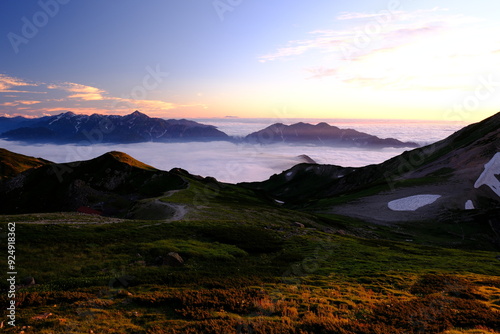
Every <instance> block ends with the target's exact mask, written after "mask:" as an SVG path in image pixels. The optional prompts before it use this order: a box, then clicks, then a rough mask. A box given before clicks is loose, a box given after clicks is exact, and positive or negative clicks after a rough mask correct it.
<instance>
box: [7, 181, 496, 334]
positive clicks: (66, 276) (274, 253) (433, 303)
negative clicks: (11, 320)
mask: <svg viewBox="0 0 500 334" xmlns="http://www.w3.org/2000/svg"><path fill="white" fill-rule="evenodd" d="M162 200H163V201H169V202H172V203H176V204H180V205H185V206H187V207H188V208H189V210H190V211H189V213H188V214H187V215H186V217H185V219H184V220H182V221H177V222H165V221H162V220H159V221H140V220H135V221H127V220H123V221H121V220H114V221H113V222H114V223H113V224H104V223H103V221H102V218H96V222H97V223H98V224H91V222H92V221H93V219H89V216H84V215H76V214H39V215H22V216H3V218H2V221H4V222H6V221H16V222H17V223H18V224H17V231H16V232H17V260H18V261H17V262H18V273H19V275H18V277H19V278H22V277H24V276H33V277H35V279H36V281H37V283H39V285H36V286H34V287H25V288H22V289H21V291H22V292H21V293H20V294H18V298H17V300H18V303H19V305H18V308H19V310H20V311H19V313H18V317H19V318H18V321H19V322H18V323H19V324H23V325H26V326H31V327H30V328H25V333H30V332H33V333H68V332H69V333H88V332H89V331H90V330H93V331H94V332H95V333H174V332H175V330H177V331H178V332H193V333H196V332H207V331H209V329H212V332H214V333H216V332H217V333H223V332H227V333H237V332H238V330H237V329H238V328H239V329H240V331H239V332H241V333H250V332H253V333H273V332H274V333H298V330H299V329H301V330H302V331H303V333H320V332H325V333H327V332H341V329H342V330H345V331H344V333H376V332H377V331H378V332H380V333H403V332H409V333H411V332H412V330H414V329H415V328H416V327H415V323H414V322H415V321H417V320H418V321H419V326H420V327H418V328H419V329H420V332H422V331H423V332H426V333H434V332H438V329H439V326H441V325H439V324H442V323H445V324H447V325H446V326H447V328H452V327H456V328H458V327H464V328H466V329H463V330H457V332H456V333H481V331H478V330H475V331H473V330H472V328H474V327H475V326H477V325H484V326H486V325H488V326H490V327H492V328H493V327H495V326H496V327H495V328H497V329H498V326H500V324H498V322H494V321H493V322H492V321H490V320H491V319H490V318H487V317H493V318H494V317H495V316H497V318H498V313H494V312H495V311H493V310H494V309H497V310H498V309H500V270H499V269H498V263H499V262H498V260H496V259H495V255H497V253H495V252H489V251H479V250H470V249H469V250H465V249H460V248H449V247H440V246H437V245H438V244H439V241H443V240H444V239H442V240H441V239H439V238H438V240H437V242H435V243H434V244H435V246H429V245H427V244H426V243H430V242H434V241H435V240H430V239H429V236H428V235H427V234H426V229H425V228H423V227H422V228H416V229H415V230H412V231H410V232H411V233H413V235H414V236H418V237H419V239H417V240H415V242H402V241H397V240H403V238H405V237H406V236H405V235H404V233H407V231H401V233H402V234H401V235H398V234H397V233H396V232H395V231H389V230H388V229H387V228H385V227H372V226H367V225H366V224H364V223H363V222H360V221H356V222H355V221H353V220H350V219H348V218H344V217H331V216H329V217H315V216H312V215H309V214H306V213H298V212H296V211H291V210H286V209H283V208H281V207H278V206H270V205H268V204H265V203H264V202H262V201H261V200H260V199H258V198H255V197H254V196H253V195H252V193H251V192H250V191H247V190H242V189H241V188H238V187H236V186H233V185H223V184H219V183H216V182H214V181H213V180H210V179H204V180H203V179H195V178H193V179H191V180H190V187H189V188H188V189H184V190H180V191H177V192H175V193H173V194H171V195H170V196H169V197H165V198H163V199H162ZM61 220H66V221H68V222H83V223H85V224H61ZM99 220H101V221H99ZM22 221H26V222H27V223H22ZM51 221H54V222H55V223H56V224H50V222H51ZM35 222H41V223H35ZM295 222H300V223H302V224H304V225H305V227H303V228H302V227H297V226H294V223H295ZM1 227H2V231H5V228H6V224H5V223H3V224H1ZM408 233H409V232H408ZM170 251H176V252H178V253H179V254H181V256H182V257H183V258H184V259H185V261H186V262H185V264H184V266H180V267H171V266H156V265H154V263H155V260H156V258H157V257H158V256H159V255H163V256H165V255H166V254H167V253H168V252H170ZM426 274H446V275H451V276H439V275H438V276H433V275H431V276H428V277H431V278H432V279H433V280H438V281H439V280H441V281H443V282H445V283H444V288H442V289H441V290H440V291H435V292H434V293H430V294H429V293H422V291H420V290H418V289H416V288H415V287H416V286H417V287H418V286H419V285H418V284H417V285H415V284H416V282H419V280H421V281H422V277H424V278H425V277H427V276H423V275H426ZM428 280H429V279H428ZM425 282H426V281H425V280H423V283H422V284H424V283H425ZM1 284H3V285H2V287H5V283H3V282H2V283H1ZM422 284H421V285H422ZM424 285H425V284H424ZM428 285H429V286H426V288H431V289H432V287H433V286H435V285H433V284H428ZM2 298H5V297H2ZM388 304H391V305H394V307H396V308H398V309H400V311H399V314H407V316H405V317H404V318H402V319H399V320H398V322H397V323H394V321H393V320H390V319H395V316H394V314H391V312H392V310H391V309H388V308H387V307H386V306H384V305H388ZM412 310H413V311H412ZM46 312H49V313H52V315H51V316H49V317H47V319H41V320H37V319H36V318H34V317H36V316H37V315H41V314H43V313H46ZM405 312H406V313H405ZM408 312H409V313H408ZM412 312H413V313H412ZM457 312H458V313H457ZM460 312H462V313H463V314H462V313H460ZM476 312H479V313H480V316H478V315H477V313H476ZM492 312H493V313H492ZM429 314H431V316H429ZM456 314H461V315H460V317H458V316H457V315H456ZM384 319H385V320H384ZM443 319H444V320H443ZM460 319H461V320H460ZM445 320H446V321H445ZM467 328H469V329H471V330H467ZM415 332H417V331H415Z"/></svg>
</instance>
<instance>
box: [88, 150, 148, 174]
mask: <svg viewBox="0 0 500 334" xmlns="http://www.w3.org/2000/svg"><path fill="white" fill-rule="evenodd" d="M96 159H97V160H108V159H113V160H116V161H118V162H120V163H124V164H127V165H129V166H132V167H137V168H141V169H146V170H156V168H154V167H153V166H150V165H147V164H145V163H143V162H140V161H139V160H137V159H135V158H133V157H131V156H130V155H128V154H127V153H123V152H120V151H111V152H108V153H105V154H103V155H101V156H99V157H97V158H96Z"/></svg>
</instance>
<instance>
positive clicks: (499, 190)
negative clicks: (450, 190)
mask: <svg viewBox="0 0 500 334" xmlns="http://www.w3.org/2000/svg"><path fill="white" fill-rule="evenodd" d="M495 174H496V175H499V174H500V152H497V154H495V155H494V156H493V158H491V160H490V161H489V162H488V163H486V164H485V165H484V171H483V173H482V174H481V175H479V178H478V179H477V181H476V183H474V188H476V189H477V188H479V187H480V186H482V185H483V184H485V185H487V186H488V187H490V188H491V190H493V191H494V192H495V194H497V195H498V196H500V180H498V179H497V177H496V176H495Z"/></svg>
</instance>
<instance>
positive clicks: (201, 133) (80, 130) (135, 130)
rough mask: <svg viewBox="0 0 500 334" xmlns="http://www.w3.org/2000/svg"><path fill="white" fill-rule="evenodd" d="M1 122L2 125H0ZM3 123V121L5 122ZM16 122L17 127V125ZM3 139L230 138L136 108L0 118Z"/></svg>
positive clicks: (124, 140)
mask: <svg viewBox="0 0 500 334" xmlns="http://www.w3.org/2000/svg"><path fill="white" fill-rule="evenodd" d="M2 124H3V125H2ZM5 124H6V125H5ZM16 125H18V127H16ZM1 129H4V130H5V132H3V133H2V134H1V138H2V139H6V140H19V141H26V142H38V143H61V144H62V143H80V144H96V143H137V142H147V141H156V142H172V141H174V142H175V141H211V140H229V136H228V135H227V134H225V133H224V132H222V131H219V130H217V128H216V127H215V126H212V125H205V124H201V123H197V122H194V121H189V120H185V119H182V120H173V119H170V120H164V119H161V118H152V117H149V116H147V115H145V114H143V113H141V112H139V111H135V112H133V113H131V114H129V115H126V116H118V115H100V114H93V115H90V116H87V115H76V114H74V113H72V112H66V113H63V114H59V115H56V116H46V117H41V118H34V119H24V120H19V119H18V120H17V121H16V122H12V121H6V120H5V119H4V120H0V130H1Z"/></svg>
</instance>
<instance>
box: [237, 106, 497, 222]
mask: <svg viewBox="0 0 500 334" xmlns="http://www.w3.org/2000/svg"><path fill="white" fill-rule="evenodd" d="M498 124H500V113H498V114H496V115H494V116H492V117H490V118H488V119H486V120H484V121H482V122H479V123H476V124H472V125H470V126H467V127H465V128H464V129H462V130H459V131H457V132H456V133H454V134H452V135H451V136H449V137H448V138H446V139H444V140H442V141H439V142H437V143H435V144H432V145H428V146H425V147H422V148H417V149H414V150H412V151H406V152H404V153H403V154H401V155H399V156H396V157H394V158H392V159H390V160H388V161H386V162H383V163H381V164H378V165H370V166H366V167H361V168H349V167H340V166H331V165H315V164H301V165H297V166H294V167H293V168H291V169H290V170H287V171H284V172H283V173H281V174H279V175H274V176H272V177H271V178H270V179H269V180H267V181H264V182H255V183H249V184H242V185H243V186H245V187H249V188H252V189H255V190H258V191H261V192H264V193H266V194H267V195H268V196H270V197H272V198H275V199H278V200H281V201H285V202H286V203H289V204H290V205H292V206H293V205H301V206H304V205H305V204H304V203H308V204H307V205H312V206H316V207H325V208H327V207H330V206H331V207H332V208H334V207H335V208H334V210H336V209H338V208H339V207H340V204H344V203H349V202H352V203H355V202H356V201H358V200H359V199H360V198H363V199H369V198H370V196H377V199H376V200H374V202H377V201H378V202H380V203H387V202H388V201H390V200H394V199H398V198H402V197H406V196H411V195H418V194H425V193H427V192H429V191H430V192H437V193H438V194H439V195H441V196H442V197H443V200H440V202H441V203H439V204H440V205H439V207H438V208H436V210H434V213H435V214H437V213H438V211H439V209H464V208H465V203H466V202H467V201H468V200H470V201H471V202H472V203H474V204H475V207H476V208H488V207H491V206H492V205H493V206H494V205H498V196H497V195H496V194H495V193H494V191H493V190H492V189H490V188H488V187H487V186H486V185H483V186H481V187H479V188H478V189H476V188H475V187H474V183H475V182H476V180H477V179H478V178H479V177H480V175H481V174H482V173H483V171H484V169H485V164H486V163H488V162H489V161H491V160H492V159H493V157H494V156H495V154H496V153H497V152H499V151H500V127H499V126H498ZM494 168H497V167H494ZM494 173H496V174H498V173H499V172H498V171H496V172H494ZM380 194H384V195H385V198H379V196H380ZM329 201H331V205H330V204H328V202H329ZM358 209H359V208H358ZM353 211H356V209H355V208H354V207H353ZM377 211H379V210H374V211H372V210H358V212H359V214H360V215H363V212H366V214H365V215H363V217H364V218H373V216H376V214H373V212H377ZM384 211H385V209H384ZM395 219H397V218H395ZM401 219H402V220H405V219H404V218H401Z"/></svg>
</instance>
